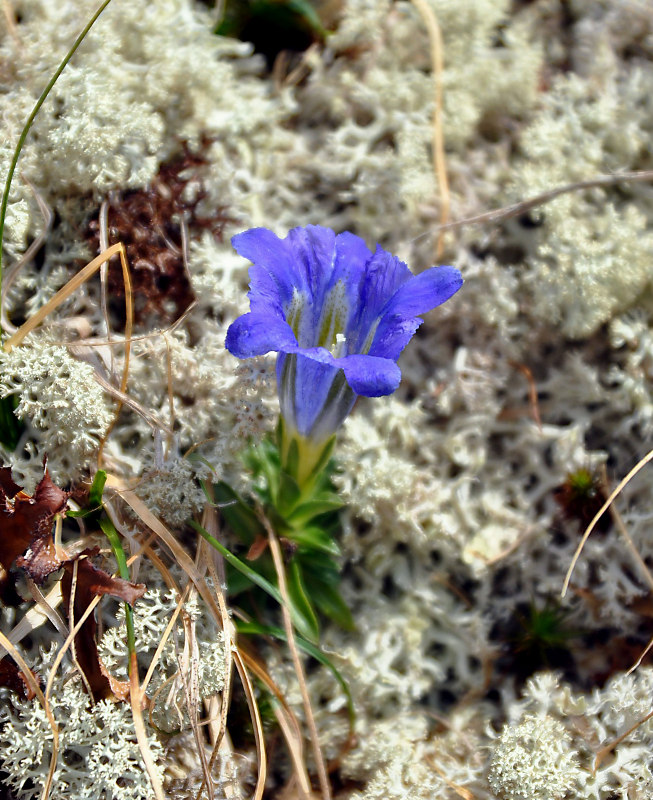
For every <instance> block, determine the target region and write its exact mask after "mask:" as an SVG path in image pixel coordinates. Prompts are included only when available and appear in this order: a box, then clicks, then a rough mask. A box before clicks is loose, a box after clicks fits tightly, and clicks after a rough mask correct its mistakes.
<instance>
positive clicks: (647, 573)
mask: <svg viewBox="0 0 653 800" xmlns="http://www.w3.org/2000/svg"><path fill="white" fill-rule="evenodd" d="M601 482H602V483H603V488H604V490H605V493H606V494H609V492H608V477H607V474H606V469H605V465H604V466H603V474H602V475H601ZM610 515H611V516H612V519H613V520H614V523H615V525H616V526H617V528H618V529H619V533H620V534H621V535H622V536H623V538H624V540H625V542H626V546H627V547H628V550H629V551H630V554H631V555H632V557H633V559H634V561H635V562H636V563H637V566H638V567H639V569H640V572H641V573H642V575H643V576H644V579H645V580H646V582H647V583H648V586H649V589H651V591H653V575H651V570H650V569H649V568H648V567H647V566H646V562H645V561H644V559H643V558H642V557H641V555H640V554H639V551H638V550H637V548H636V547H635V542H633V540H632V538H631V536H630V534H629V533H628V528H626V525H625V523H624V521H623V519H622V518H621V514H620V513H619V512H618V511H617V509H616V508H615V507H614V506H610Z"/></svg>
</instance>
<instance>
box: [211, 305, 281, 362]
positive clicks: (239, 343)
mask: <svg viewBox="0 0 653 800" xmlns="http://www.w3.org/2000/svg"><path fill="white" fill-rule="evenodd" d="M225 347H226V348H227V350H228V351H229V352H230V353H231V354H232V355H234V356H236V358H251V357H252V356H261V355H263V354H264V353H269V352H270V351H271V350H275V351H283V352H289V353H292V352H294V351H295V350H297V339H295V334H294V333H293V332H292V328H291V327H290V325H288V323H287V322H285V320H283V319H282V318H281V317H276V316H275V315H273V314H257V313H249V314H243V315H242V317H238V319H237V320H236V321H235V322H232V323H231V325H230V326H229V330H228V331H227V338H226V339H225Z"/></svg>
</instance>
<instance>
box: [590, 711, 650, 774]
mask: <svg viewBox="0 0 653 800" xmlns="http://www.w3.org/2000/svg"><path fill="white" fill-rule="evenodd" d="M651 717H653V711H651V712H649V713H648V714H647V715H646V716H645V717H642V719H640V720H639V722H636V723H635V724H634V725H633V726H632V727H631V728H628V730H627V731H626V732H625V733H622V734H621V736H618V737H617V738H616V739H613V741H611V742H609V743H608V744H606V745H604V746H603V747H602V748H601V749H600V750H599V751H598V752H597V754H596V756H595V758H594V764H593V766H592V771H593V772H596V770H597V769H598V768H599V767H600V766H601V762H602V761H603V759H604V758H605V757H606V756H607V755H609V754H610V753H611V752H612V751H613V750H614V748H615V747H616V746H617V745H619V744H621V743H622V742H623V740H624V739H627V738H628V737H629V736H630V734H631V733H632V732H633V731H636V730H637V728H639V726H640V725H643V724H644V723H645V722H648V720H649V719H651Z"/></svg>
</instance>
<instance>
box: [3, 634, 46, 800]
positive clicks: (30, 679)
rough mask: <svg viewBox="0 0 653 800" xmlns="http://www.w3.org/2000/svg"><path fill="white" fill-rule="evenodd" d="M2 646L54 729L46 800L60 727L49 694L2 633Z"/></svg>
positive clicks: (44, 794)
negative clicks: (15, 664)
mask: <svg viewBox="0 0 653 800" xmlns="http://www.w3.org/2000/svg"><path fill="white" fill-rule="evenodd" d="M0 645H1V646H2V647H3V648H4V649H5V650H6V651H7V652H8V653H9V655H10V656H11V657H12V658H13V659H14V661H15V662H16V663H17V664H18V666H19V667H20V668H21V670H22V672H23V676H24V678H25V680H26V681H27V684H28V685H29V687H30V689H31V690H32V691H33V692H34V694H35V695H36V696H37V697H38V699H39V703H41V705H42V706H43V710H44V711H45V715H46V716H47V718H48V722H49V723H50V728H51V729H52V756H51V757H50V768H49V770H48V774H47V777H46V779H45V783H44V784H43V791H42V792H41V800H46V799H47V797H48V795H49V794H50V789H51V787H52V779H53V777H54V771H55V769H56V767H57V758H58V757H59V726H58V725H57V721H56V720H55V718H54V714H53V713H52V709H51V708H50V703H49V700H48V695H47V693H46V694H45V695H44V694H43V692H42V691H41V687H40V686H39V685H38V682H37V681H36V680H35V678H34V676H33V675H32V672H31V670H30V668H29V667H28V666H27V663H26V662H25V659H24V658H23V657H22V656H21V654H20V653H19V652H18V650H17V649H16V648H15V647H14V645H13V644H12V643H11V642H10V641H9V639H7V637H6V636H5V635H4V633H2V632H1V631H0Z"/></svg>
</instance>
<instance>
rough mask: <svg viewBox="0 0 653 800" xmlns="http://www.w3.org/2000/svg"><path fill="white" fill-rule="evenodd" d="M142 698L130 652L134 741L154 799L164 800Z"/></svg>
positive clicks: (132, 656)
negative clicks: (144, 715) (148, 734)
mask: <svg viewBox="0 0 653 800" xmlns="http://www.w3.org/2000/svg"><path fill="white" fill-rule="evenodd" d="M142 698H143V694H142V692H141V688H140V686H139V685H138V661H137V659H136V653H131V654H130V663H129V699H130V701H131V709H132V719H133V721H134V732H135V733H136V741H137V742H138V748H139V750H140V751H141V757H142V759H143V763H144V764H145V769H146V771H147V774H148V777H149V779H150V784H151V786H152V790H153V792H154V796H155V797H156V800H165V795H164V794H163V787H162V785H161V780H160V779H159V776H158V775H157V773H156V767H155V764H154V759H153V758H152V751H151V750H150V745H149V742H148V740H147V731H146V730H145V722H144V720H143V710H142V708H141V701H142Z"/></svg>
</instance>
